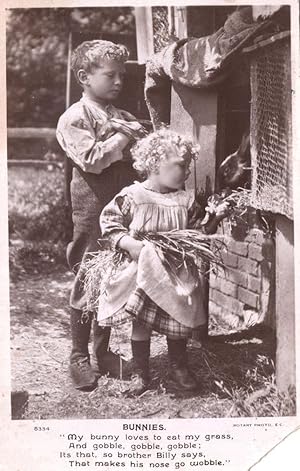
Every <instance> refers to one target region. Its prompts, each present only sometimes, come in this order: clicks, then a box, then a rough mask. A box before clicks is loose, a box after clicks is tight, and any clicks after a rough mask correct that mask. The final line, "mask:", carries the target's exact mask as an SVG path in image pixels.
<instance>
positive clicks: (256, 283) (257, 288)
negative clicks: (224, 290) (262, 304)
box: [248, 275, 261, 294]
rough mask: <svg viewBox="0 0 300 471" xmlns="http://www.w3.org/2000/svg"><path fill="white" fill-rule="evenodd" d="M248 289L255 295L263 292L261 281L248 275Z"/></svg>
mask: <svg viewBox="0 0 300 471" xmlns="http://www.w3.org/2000/svg"><path fill="white" fill-rule="evenodd" d="M248 288H249V290H250V291H253V292H254V293H258V294H260V292H261V279H260V278H256V277H255V276H252V275H248Z"/></svg>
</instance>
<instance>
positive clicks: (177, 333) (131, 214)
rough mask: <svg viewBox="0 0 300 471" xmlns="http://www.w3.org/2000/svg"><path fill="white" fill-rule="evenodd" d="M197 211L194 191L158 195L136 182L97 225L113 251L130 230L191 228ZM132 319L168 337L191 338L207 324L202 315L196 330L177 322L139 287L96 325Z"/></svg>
mask: <svg viewBox="0 0 300 471" xmlns="http://www.w3.org/2000/svg"><path fill="white" fill-rule="evenodd" d="M199 211H201V208H199V207H198V206H197V204H196V202H195V200H194V195H193V192H189V191H185V190H179V191H173V192H170V193H158V192H154V191H153V190H149V189H148V188H147V187H146V185H145V184H144V183H135V184H133V185H131V186H129V187H126V188H124V189H123V190H122V191H121V192H120V193H119V194H118V195H117V196H116V197H115V198H114V199H113V200H112V201H111V202H110V203H109V204H108V205H107V206H106V207H105V208H104V210H103V211H102V213H101V216H100V226H101V231H102V235H103V237H104V238H108V239H110V242H111V244H112V248H113V249H114V248H115V247H116V245H117V243H118V241H119V240H120V239H121V237H122V236H124V235H125V234H128V233H129V231H130V232H131V233H133V232H134V231H141V230H142V231H143V232H164V231H171V230H177V229H186V228H188V227H191V224H192V221H194V220H195V218H196V217H197V213H198V217H199ZM121 270H122V268H121ZM100 305H101V301H100ZM100 314H101V313H100ZM133 319H136V320H138V321H139V322H140V323H142V324H143V325H145V326H147V327H149V329H152V330H155V331H157V332H159V333H161V334H164V335H167V336H168V337H170V338H182V337H185V338H187V337H190V336H191V334H192V332H193V331H195V330H197V329H199V330H200V329H202V328H203V326H204V325H206V324H207V318H205V319H203V316H202V319H199V324H198V325H197V326H196V327H190V326H187V325H184V323H182V322H178V320H176V319H174V318H173V317H172V316H171V315H170V314H169V313H167V312H166V311H164V310H163V309H161V308H160V307H159V306H158V305H157V304H156V303H155V302H154V301H152V299H150V298H149V297H148V296H147V295H146V293H145V292H144V291H143V290H142V289H141V288H139V287H135V288H134V289H133V290H131V292H129V293H126V302H125V303H124V305H122V307H121V308H120V309H118V310H116V312H114V314H113V315H111V316H110V317H105V316H104V318H103V316H101V315H99V314H98V322H99V324H100V325H103V326H114V325H118V324H122V323H124V322H126V321H128V320H133Z"/></svg>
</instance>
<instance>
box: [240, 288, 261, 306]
mask: <svg viewBox="0 0 300 471" xmlns="http://www.w3.org/2000/svg"><path fill="white" fill-rule="evenodd" d="M238 298H239V300H240V301H241V302H242V303H244V304H247V305H248V306H250V307H253V308H254V309H257V308H258V304H259V296H258V294H255V293H252V292H251V291H249V290H247V289H244V288H242V287H241V286H239V288H238Z"/></svg>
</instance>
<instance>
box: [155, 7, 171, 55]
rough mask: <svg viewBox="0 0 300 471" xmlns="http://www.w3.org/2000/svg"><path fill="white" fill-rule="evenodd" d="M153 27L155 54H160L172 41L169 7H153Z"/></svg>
mask: <svg viewBox="0 0 300 471" xmlns="http://www.w3.org/2000/svg"><path fill="white" fill-rule="evenodd" d="M152 27H153V43H154V44H153V45H154V52H159V51H160V50H161V49H163V47H165V46H167V44H168V42H169V39H170V33H169V15H168V7H152Z"/></svg>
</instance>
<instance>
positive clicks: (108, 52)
mask: <svg viewBox="0 0 300 471" xmlns="http://www.w3.org/2000/svg"><path fill="white" fill-rule="evenodd" d="M128 58H129V51H128V49H127V47H126V46H124V45H123V44H115V43H113V42H111V41H105V40H102V39H95V40H94V41H84V42H83V43H81V44H80V45H79V46H78V47H77V48H76V49H75V50H74V51H73V53H72V57H71V69H72V70H73V73H74V75H75V78H76V80H77V82H78V83H80V82H79V80H78V76H77V74H78V71H79V70H80V69H83V70H85V71H86V72H88V73H89V72H91V71H92V70H93V68H94V67H99V66H100V64H99V62H100V60H101V59H112V60H116V61H120V62H126V61H127V60H128Z"/></svg>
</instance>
